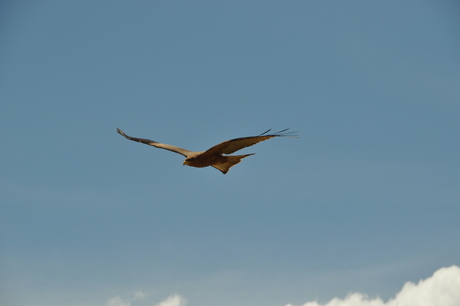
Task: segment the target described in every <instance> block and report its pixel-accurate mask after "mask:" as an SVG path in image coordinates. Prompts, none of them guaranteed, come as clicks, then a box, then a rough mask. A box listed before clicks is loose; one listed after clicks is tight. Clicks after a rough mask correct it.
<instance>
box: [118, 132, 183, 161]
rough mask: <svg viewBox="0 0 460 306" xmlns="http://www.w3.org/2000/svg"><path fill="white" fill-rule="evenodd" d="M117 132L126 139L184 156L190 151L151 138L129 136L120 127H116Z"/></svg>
mask: <svg viewBox="0 0 460 306" xmlns="http://www.w3.org/2000/svg"><path fill="white" fill-rule="evenodd" d="M117 133H118V134H120V135H121V136H123V137H125V138H126V139H129V140H132V141H137V142H141V143H145V144H147V145H149V146H153V147H156V148H160V149H165V150H168V151H171V152H174V153H178V154H181V155H184V156H185V157H187V156H188V155H189V154H190V153H192V151H189V150H185V149H182V148H179V147H176V146H172V145H168V144H165V143H160V142H156V141H153V140H150V139H144V138H136V137H131V136H128V135H126V134H125V133H124V132H123V131H122V130H120V129H117Z"/></svg>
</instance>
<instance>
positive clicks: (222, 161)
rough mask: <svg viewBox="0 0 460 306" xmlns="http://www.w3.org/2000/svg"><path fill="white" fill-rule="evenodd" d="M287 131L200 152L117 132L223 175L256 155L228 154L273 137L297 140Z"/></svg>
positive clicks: (190, 164)
mask: <svg viewBox="0 0 460 306" xmlns="http://www.w3.org/2000/svg"><path fill="white" fill-rule="evenodd" d="M287 130H288V129H284V130H282V131H279V132H276V133H273V134H268V132H270V131H271V129H270V130H268V131H266V132H264V133H262V134H260V135H258V136H250V137H241V138H235V139H231V140H227V141H224V142H222V143H219V144H218V145H215V146H214V147H212V148H210V149H208V150H206V151H199V152H193V151H189V150H185V149H182V148H179V147H176V146H172V145H168V144H164V143H159V142H156V141H153V140H150V139H144V138H136V137H131V136H128V135H126V134H125V133H124V132H123V131H122V130H120V129H117V132H118V134H120V135H121V136H123V137H125V138H126V139H129V140H132V141H137V142H141V143H145V144H148V145H149V146H154V147H157V148H160V149H165V150H168V151H172V152H175V153H179V154H181V155H183V156H185V160H184V163H183V165H187V166H191V167H197V168H202V167H208V166H212V167H214V168H216V169H218V170H220V171H221V172H222V173H223V174H225V173H227V172H228V170H229V169H230V168H231V167H233V166H234V165H236V164H238V163H239V162H240V161H241V160H242V159H243V158H245V157H248V156H250V155H254V154H255V153H251V154H245V155H227V154H232V153H234V152H236V151H238V150H241V149H243V148H246V147H250V146H252V145H255V144H256V143H259V142H261V141H265V140H267V139H270V138H273V137H293V138H297V137H296V135H292V133H291V132H287V133H286V131H287Z"/></svg>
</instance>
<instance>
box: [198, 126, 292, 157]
mask: <svg viewBox="0 0 460 306" xmlns="http://www.w3.org/2000/svg"><path fill="white" fill-rule="evenodd" d="M287 130H288V129H285V130H282V131H279V132H277V133H273V134H267V133H268V132H270V130H268V131H266V132H264V133H262V134H260V135H259V136H250V137H241V138H235V139H231V140H227V141H224V142H222V143H219V144H218V145H215V146H214V147H212V148H210V149H208V150H207V151H205V152H204V153H203V154H232V153H234V152H236V151H238V150H241V149H243V148H247V147H250V146H253V145H255V144H256V143H259V142H261V141H265V140H268V139H270V138H273V137H296V136H295V135H292V134H291V133H284V132H286V131H287Z"/></svg>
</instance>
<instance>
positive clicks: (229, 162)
mask: <svg viewBox="0 0 460 306" xmlns="http://www.w3.org/2000/svg"><path fill="white" fill-rule="evenodd" d="M250 155H254V153H251V154H246V155H231V156H225V159H226V161H225V162H223V163H219V164H214V165H212V166H213V167H214V168H216V169H218V170H220V171H221V172H222V173H223V174H225V173H227V172H228V170H229V169H230V168H231V167H233V166H234V165H236V164H238V163H239V162H240V161H241V160H242V159H243V158H245V157H248V156H250Z"/></svg>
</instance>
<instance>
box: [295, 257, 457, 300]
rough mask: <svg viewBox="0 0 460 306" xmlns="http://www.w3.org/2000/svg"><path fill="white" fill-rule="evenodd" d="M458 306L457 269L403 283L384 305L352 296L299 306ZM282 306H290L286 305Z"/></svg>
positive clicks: (449, 269) (447, 269) (356, 295)
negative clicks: (415, 282)
mask: <svg viewBox="0 0 460 306" xmlns="http://www.w3.org/2000/svg"><path fill="white" fill-rule="evenodd" d="M458 305H460V267H458V266H451V267H448V268H441V269H439V270H438V271H436V272H435V273H434V274H433V276H431V277H429V278H427V279H425V280H421V281H419V282H418V283H417V284H414V283H412V282H407V283H406V284H405V285H404V286H403V288H402V289H401V291H400V292H399V293H398V294H397V295H396V297H395V298H394V299H390V300H389V301H388V302H384V301H382V300H381V299H380V298H374V299H371V298H369V297H367V296H366V295H363V294H360V293H353V294H350V295H348V296H347V297H345V298H344V299H339V298H334V299H332V300H330V301H329V302H327V303H326V304H319V303H318V302H307V303H306V304H303V305H302V306H458ZM286 306H292V305H291V304H287V305H286Z"/></svg>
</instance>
